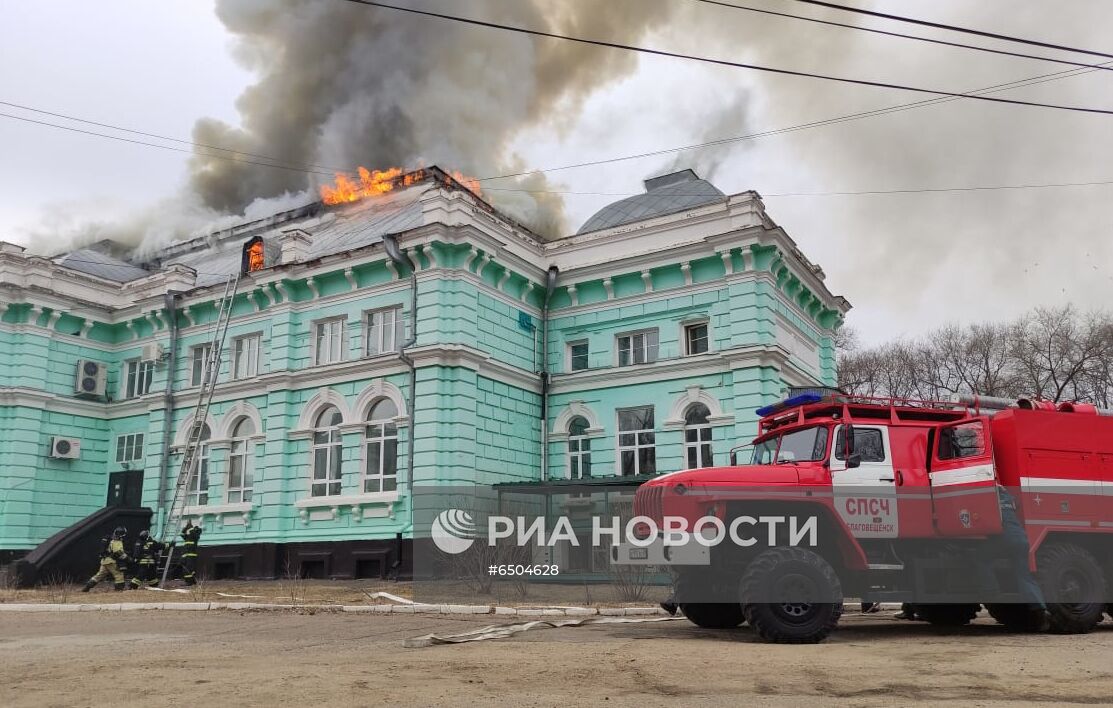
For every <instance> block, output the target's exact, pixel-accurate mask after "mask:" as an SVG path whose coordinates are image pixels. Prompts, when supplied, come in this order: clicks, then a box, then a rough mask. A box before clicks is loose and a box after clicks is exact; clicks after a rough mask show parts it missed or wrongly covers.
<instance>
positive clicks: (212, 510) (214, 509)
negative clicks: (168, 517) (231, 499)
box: [182, 502, 254, 526]
mask: <svg viewBox="0 0 1113 708" xmlns="http://www.w3.org/2000/svg"><path fill="white" fill-rule="evenodd" d="M253 509H254V504H252V502H244V503H242V504H206V505H205V506H187V507H186V508H185V509H183V510H182V516H192V517H195V518H200V517H205V516H213V517H216V516H224V515H225V514H239V515H240V516H241V517H242V518H243V523H244V526H246V525H247V524H249V523H250V522H251V513H252V510H253Z"/></svg>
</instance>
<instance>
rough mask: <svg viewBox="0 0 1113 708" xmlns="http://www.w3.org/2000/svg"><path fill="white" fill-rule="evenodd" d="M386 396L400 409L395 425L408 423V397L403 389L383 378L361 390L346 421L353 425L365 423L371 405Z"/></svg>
mask: <svg viewBox="0 0 1113 708" xmlns="http://www.w3.org/2000/svg"><path fill="white" fill-rule="evenodd" d="M384 398H389V399H390V401H391V402H392V403H393V404H394V408H395V409H396V410H397V411H398V417H397V418H395V419H394V423H395V425H407V424H408V423H409V420H410V419H409V411H407V410H406V397H405V396H404V395H402V389H400V388H398V387H397V386H395V385H394V384H392V383H390V382H389V381H385V380H383V379H376V380H375V381H372V382H371V383H370V384H369V385H368V386H367V387H366V388H364V389H363V390H362V391H360V393H359V396H357V397H356V401H355V403H353V404H352V409H351V412H350V418H349V417H347V416H346V417H345V421H347V423H349V424H351V425H363V424H364V423H365V422H366V421H367V413H368V411H370V410H371V406H373V405H375V403H377V402H378V401H380V400H382V399H384Z"/></svg>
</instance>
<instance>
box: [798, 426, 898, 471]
mask: <svg viewBox="0 0 1113 708" xmlns="http://www.w3.org/2000/svg"><path fill="white" fill-rule="evenodd" d="M785 437H786V442H787V438H788V436H785ZM824 442H826V437H824ZM817 447H818V443H817ZM781 448H782V449H785V448H786V445H785V443H781ZM845 451H846V428H844V427H842V426H840V427H839V432H838V434H837V435H836V436H835V459H836V460H841V459H843V458H844V452H845ZM854 452H856V453H857V454H858V455H860V456H861V457H862V462H884V461H885V444H884V443H883V442H882V440H881V431H880V430H878V429H877V428H861V427H855V428H854ZM778 459H780V456H779V455H778ZM798 459H799V458H798Z"/></svg>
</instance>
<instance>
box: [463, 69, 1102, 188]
mask: <svg viewBox="0 0 1113 708" xmlns="http://www.w3.org/2000/svg"><path fill="white" fill-rule="evenodd" d="M1111 64H1113V62H1105V63H1104V64H1102V65H1101V66H1103V67H1108V66H1110V65H1111ZM1096 70H1097V69H1067V70H1064V71H1057V72H1054V73H1051V74H1042V75H1040V76H1032V77H1029V78H1027V79H1018V80H1016V81H1009V82H1006V83H1003V84H995V85H993V86H986V87H984V88H980V89H975V90H973V91H969V92H967V93H968V94H980V93H995V92H998V91H1008V90H1011V89H1014V88H1023V87H1026V86H1034V85H1036V84H1042V83H1047V82H1049V81H1058V80H1059V79H1066V78H1070V77H1073V76H1081V75H1082V74H1089V73H1091V72H1093V71H1096ZM963 97H965V96H955V97H950V96H944V97H936V98H928V99H922V100H919V101H913V102H911V103H900V104H897V105H895V106H888V107H885V108H875V109H871V110H868V111H860V112H858V113H849V114H845V115H842V116H836V117H834V118H824V119H822V120H816V121H811V122H808V123H800V124H797V125H793V126H788V127H786V128H775V129H771V130H766V131H762V132H758V133H749V134H746V135H737V136H733V137H729V138H719V139H718V140H709V141H705V142H702V143H695V144H692V145H682V146H679V147H672V148H662V149H660V150H652V151H648V152H643V153H637V154H634V155H622V156H619V157H611V158H606V159H602V160H590V161H587V162H579V163H575V164H571V165H561V166H557V167H545V168H540V169H534V170H525V171H522V172H512V173H509V174H504V175H495V176H491V177H480V178H478V181H479V182H488V181H492V180H496V179H508V178H513V177H526V176H529V175H534V174H543V173H546V172H558V171H560V170H569V169H577V168H582V167H594V166H597V165H607V164H612V163H616V162H624V161H626V160H636V159H641V158H645V157H657V156H660V155H668V154H672V153H677V152H686V151H688V150H699V149H702V148H706V147H714V146H717V145H725V144H728V143H733V142H741V141H744V140H754V139H756V138H763V137H769V136H772V135H781V134H784V133H791V132H795V131H798V130H808V129H811V128H820V127H823V126H827V125H835V124H837V123H846V122H850V121H855V120H861V119H863V118H872V117H874V116H879V115H885V114H888V113H900V112H903V111H908V110H912V109H915V108H923V107H925V106H931V105H935V104H938V103H948V102H950V101H958V100H961V98H963ZM486 189H489V188H486Z"/></svg>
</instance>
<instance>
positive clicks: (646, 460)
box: [618, 406, 657, 477]
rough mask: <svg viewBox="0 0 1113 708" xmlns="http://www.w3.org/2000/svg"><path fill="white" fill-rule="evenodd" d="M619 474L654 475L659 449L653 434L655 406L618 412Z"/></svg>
mask: <svg viewBox="0 0 1113 708" xmlns="http://www.w3.org/2000/svg"><path fill="white" fill-rule="evenodd" d="M618 461H619V474H621V475H622V476H624V477H625V476H628V475H635V474H654V473H656V472H657V449H656V440H655V437H654V433H653V406H642V407H640V408H627V409H626V410H620V411H619V412H618Z"/></svg>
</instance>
